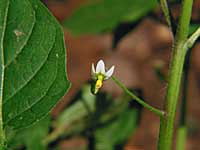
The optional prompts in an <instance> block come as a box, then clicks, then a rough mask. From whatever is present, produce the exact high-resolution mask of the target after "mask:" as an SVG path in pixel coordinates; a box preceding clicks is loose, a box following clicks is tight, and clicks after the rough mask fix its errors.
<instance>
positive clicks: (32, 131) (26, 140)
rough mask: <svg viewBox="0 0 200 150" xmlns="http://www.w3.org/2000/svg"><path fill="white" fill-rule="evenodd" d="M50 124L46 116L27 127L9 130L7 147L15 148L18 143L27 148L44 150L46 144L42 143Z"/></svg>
mask: <svg viewBox="0 0 200 150" xmlns="http://www.w3.org/2000/svg"><path fill="white" fill-rule="evenodd" d="M49 126H50V117H49V116H47V117H45V118H43V119H42V120H40V121H39V122H37V123H36V124H34V125H33V126H30V127H28V128H25V129H22V130H18V131H16V132H15V131H10V133H9V134H8V135H9V136H8V137H9V139H8V147H9V148H10V149H17V147H20V145H24V146H25V147H26V148H27V150H46V149H47V146H46V145H44V144H43V140H44V138H45V137H46V136H47V134H48V131H49Z"/></svg>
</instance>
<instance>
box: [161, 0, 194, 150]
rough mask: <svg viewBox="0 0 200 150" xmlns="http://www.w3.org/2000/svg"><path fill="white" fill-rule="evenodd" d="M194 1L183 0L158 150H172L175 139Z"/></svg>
mask: <svg viewBox="0 0 200 150" xmlns="http://www.w3.org/2000/svg"><path fill="white" fill-rule="evenodd" d="M192 4H193V0H183V2H182V10H181V16H180V19H179V24H178V28H177V32H176V36H175V42H174V46H173V49H172V53H173V55H172V60H171V66H170V74H169V82H168V86H167V93H166V97H165V103H164V110H165V112H166V116H163V117H160V133H159V142H158V150H170V149H171V145H172V138H173V130H174V129H173V128H174V119H175V113H176V105H177V101H178V96H179V88H180V81H181V76H182V70H183V64H184V60H185V54H186V52H187V49H188V47H187V44H186V40H187V36H188V28H189V23H190V17H191V11H192Z"/></svg>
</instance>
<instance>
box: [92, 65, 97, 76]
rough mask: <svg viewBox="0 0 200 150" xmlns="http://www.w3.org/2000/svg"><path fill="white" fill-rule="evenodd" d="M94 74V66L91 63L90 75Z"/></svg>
mask: <svg viewBox="0 0 200 150" xmlns="http://www.w3.org/2000/svg"><path fill="white" fill-rule="evenodd" d="M95 73H96V72H95V68H94V64H93V63H92V68H91V74H92V75H93V74H95Z"/></svg>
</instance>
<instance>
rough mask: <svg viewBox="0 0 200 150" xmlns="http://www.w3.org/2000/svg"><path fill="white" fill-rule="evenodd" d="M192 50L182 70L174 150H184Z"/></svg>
mask: <svg viewBox="0 0 200 150" xmlns="http://www.w3.org/2000/svg"><path fill="white" fill-rule="evenodd" d="M191 53H192V50H191V49H190V50H188V52H187V54H186V59H185V63H184V69H183V88H182V102H181V108H180V120H179V126H178V131H177V137H176V150H184V149H185V142H186V137H187V127H186V118H187V117H186V115H187V112H186V111H187V87H188V75H189V70H190V57H191Z"/></svg>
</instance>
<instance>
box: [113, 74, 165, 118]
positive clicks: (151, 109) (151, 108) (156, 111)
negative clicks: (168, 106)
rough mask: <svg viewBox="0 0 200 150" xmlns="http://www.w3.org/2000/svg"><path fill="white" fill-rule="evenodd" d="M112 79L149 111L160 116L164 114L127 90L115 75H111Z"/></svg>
mask: <svg viewBox="0 0 200 150" xmlns="http://www.w3.org/2000/svg"><path fill="white" fill-rule="evenodd" d="M112 79H113V80H114V81H115V83H116V84H117V85H118V86H119V87H120V88H121V89H122V90H123V91H124V92H125V93H126V94H128V95H129V96H130V97H131V98H133V99H134V100H135V101H137V102H138V103H139V104H141V105H142V106H144V107H145V108H147V109H149V110H150V111H152V112H154V113H155V114H157V115H159V116H160V117H162V116H164V114H165V112H164V111H162V110H159V109H157V108H154V107H152V106H150V105H149V104H147V103H145V102H144V101H143V100H142V99H140V98H139V97H137V96H136V95H135V94H133V93H132V92H131V91H129V90H128V89H127V88H126V87H125V86H124V85H123V84H122V83H121V82H120V81H119V80H118V79H117V78H116V77H114V76H112Z"/></svg>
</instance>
